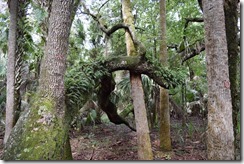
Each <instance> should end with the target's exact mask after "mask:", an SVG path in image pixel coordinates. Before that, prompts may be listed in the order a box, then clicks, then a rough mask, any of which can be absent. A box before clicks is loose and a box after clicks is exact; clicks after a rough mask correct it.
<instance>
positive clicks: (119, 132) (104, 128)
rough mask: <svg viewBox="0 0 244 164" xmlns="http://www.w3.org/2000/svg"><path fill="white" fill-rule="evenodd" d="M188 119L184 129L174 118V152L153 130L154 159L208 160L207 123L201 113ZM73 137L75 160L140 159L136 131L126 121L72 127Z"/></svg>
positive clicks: (155, 130) (172, 131) (151, 134)
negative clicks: (162, 146) (161, 147)
mask: <svg viewBox="0 0 244 164" xmlns="http://www.w3.org/2000/svg"><path fill="white" fill-rule="evenodd" d="M187 122H188V123H187V128H186V130H185V131H183V130H182V126H181V121H180V120H176V119H173V120H172V119H171V140H172V148H173V150H172V151H171V152H162V151H160V150H159V136H158V134H159V133H158V129H153V130H151V132H150V137H151V143H152V150H153V155H154V160H206V145H205V139H206V133H205V125H204V124H205V123H204V122H203V121H202V118H198V117H189V118H188V121H187ZM184 132H185V133H184ZM184 134H185V137H183V135H184ZM70 141H71V148H72V155H73V158H74V160H138V156H137V137H136V132H133V131H131V130H130V129H129V128H128V127H126V126H125V125H114V124H112V123H109V124H100V125H95V126H86V127H85V128H84V129H83V130H82V131H80V132H77V131H73V132H72V133H71V140H70Z"/></svg>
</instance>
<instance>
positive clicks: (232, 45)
mask: <svg viewBox="0 0 244 164" xmlns="http://www.w3.org/2000/svg"><path fill="white" fill-rule="evenodd" d="M237 6H238V0H226V1H225V5H224V11H225V28H226V37H227V46H228V63H229V76H230V89H231V98H232V110H233V112H232V117H233V128H234V136H235V147H236V148H237V147H238V145H237V141H236V136H237V133H238V128H237V124H238V113H239V112H240V106H239V105H238V104H239V102H240V92H239V86H238V83H237V76H240V75H237V74H238V70H237V69H238V68H240V66H239V65H240V62H239V57H238V37H237V33H238V27H237V21H238V11H237Z"/></svg>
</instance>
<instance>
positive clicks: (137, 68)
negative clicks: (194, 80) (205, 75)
mask: <svg viewBox="0 0 244 164" xmlns="http://www.w3.org/2000/svg"><path fill="white" fill-rule="evenodd" d="M103 64H104V66H105V67H106V68H107V69H108V71H109V72H110V73H111V72H114V71H118V70H129V71H131V72H134V73H139V74H145V75H147V76H148V77H150V78H151V79H153V80H154V81H155V82H156V83H157V84H158V85H160V86H161V87H163V88H166V89H169V88H170V87H176V86H177V85H178V84H180V83H181V80H182V79H181V78H180V77H178V79H177V77H175V75H176V74H177V73H176V72H174V71H172V70H167V69H166V68H164V67H163V66H162V65H161V64H160V63H153V62H150V61H149V60H148V59H146V58H144V57H142V56H118V57H111V58H108V59H107V60H106V61H105V62H104V63H103Z"/></svg>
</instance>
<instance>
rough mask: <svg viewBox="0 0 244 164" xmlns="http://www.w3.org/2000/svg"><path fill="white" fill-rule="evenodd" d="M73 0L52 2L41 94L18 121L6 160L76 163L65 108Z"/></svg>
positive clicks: (39, 92) (34, 98)
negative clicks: (65, 75)
mask: <svg viewBox="0 0 244 164" xmlns="http://www.w3.org/2000/svg"><path fill="white" fill-rule="evenodd" d="M72 3H73V1H72V0H67V1H63V0H55V1H52V10H51V13H50V18H49V26H48V27H49V30H48V39H47V44H46V47H45V53H44V58H43V61H42V64H41V74H40V80H39V83H40V85H39V87H38V92H37V93H36V94H35V95H34V96H33V97H32V102H31V104H30V110H26V111H25V112H24V113H23V114H22V115H21V117H20V119H19V120H18V122H17V124H16V126H15V127H14V129H13V131H12V133H11V134H10V137H9V140H8V142H7V143H6V146H5V149H4V160H68V159H72V154H71V151H70V144H69V143H68V142H69V140H68V131H69V122H70V117H69V115H68V111H66V107H65V93H64V92H65V90H64V73H65V70H66V68H65V62H66V55H67V51H68V39H69V32H70V27H71V23H72V21H71V13H72V11H71V10H72Z"/></svg>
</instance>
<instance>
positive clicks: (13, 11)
mask: <svg viewBox="0 0 244 164" xmlns="http://www.w3.org/2000/svg"><path fill="white" fill-rule="evenodd" d="M18 2H19V1H18V0H17V1H14V0H9V1H8V3H9V12H10V24H9V36H8V62H7V96H6V97H7V98H6V99H7V100H6V121H5V123H6V125H5V135H4V144H6V142H7V140H8V137H9V135H10V133H11V130H12V128H13V126H14V121H15V118H14V116H15V107H16V104H15V92H14V85H15V55H16V48H17V37H16V36H17V13H18Z"/></svg>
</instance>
